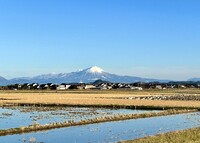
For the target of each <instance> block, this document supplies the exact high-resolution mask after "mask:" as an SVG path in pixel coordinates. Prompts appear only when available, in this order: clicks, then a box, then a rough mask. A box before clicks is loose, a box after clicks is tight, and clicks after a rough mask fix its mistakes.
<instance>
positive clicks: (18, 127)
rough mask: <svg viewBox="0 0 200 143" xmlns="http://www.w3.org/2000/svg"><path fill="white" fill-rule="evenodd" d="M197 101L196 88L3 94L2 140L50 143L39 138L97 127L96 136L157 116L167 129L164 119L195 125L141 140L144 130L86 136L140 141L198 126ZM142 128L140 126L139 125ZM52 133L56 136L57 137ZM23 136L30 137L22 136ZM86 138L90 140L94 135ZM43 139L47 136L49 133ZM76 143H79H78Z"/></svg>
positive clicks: (199, 103)
mask: <svg viewBox="0 0 200 143" xmlns="http://www.w3.org/2000/svg"><path fill="white" fill-rule="evenodd" d="M199 97H200V91H199V90H197V89H195V90H194V89H190V90H165V91H164V90H152V91H151V90H150V91H129V90H128V91H118V90H116V91H93V90H92V91H82V90H80V91H79V90H76V91H62V92H60V91H59V92H53V91H45V92H41V91H1V92H0V106H1V108H0V121H1V125H0V135H1V137H0V140H1V141H2V140H4V139H5V141H8V142H11V141H12V140H13V141H14V142H17V141H16V139H18V141H19V140H20V142H34V143H39V142H46V143H50V142H52V141H53V139H51V140H52V141H50V140H48V139H43V140H42V139H41V138H40V136H38V135H39V134H41V133H42V134H43V133H44V134H45V133H46V132H50V134H52V136H57V133H58V134H59V132H62V130H68V128H73V129H74V128H76V130H77V131H78V134H79V132H81V131H80V130H79V129H82V128H84V127H87V126H88V127H90V126H93V127H94V126H96V127H97V128H92V129H91V130H90V131H91V132H92V134H93V133H94V132H98V131H99V128H98V126H99V125H101V124H103V126H104V125H105V124H108V125H109V124H115V123H116V122H119V121H120V122H119V123H121V122H122V123H127V122H129V121H131V124H133V123H134V124H135V122H136V123H137V121H138V120H140V121H141V120H142V121H143V119H142V118H145V119H144V121H146V122H143V124H145V125H146V124H147V122H148V121H149V120H151V122H154V121H153V120H156V119H157V118H160V117H159V116H162V118H163V120H161V121H160V122H161V123H162V122H163V124H165V120H166V119H168V118H169V120H173V119H175V118H176V117H179V120H182V118H183V117H184V122H183V123H178V121H179V120H176V121H175V122H177V123H178V124H183V125H184V123H187V122H190V121H191V124H190V125H188V124H186V125H185V126H184V127H181V128H179V125H177V126H174V127H173V125H172V127H170V129H169V127H163V126H161V125H160V128H159V129H157V127H156V130H157V132H156V131H154V132H151V130H152V129H151V128H150V127H149V128H148V127H147V128H146V129H145V130H144V129H143V128H142V129H141V130H143V132H142V133H141V134H140V135H138V134H139V133H140V131H130V132H129V131H128V130H126V131H124V129H123V128H117V129H112V128H111V129H109V131H110V132H111V133H112V132H113V130H119V131H118V132H119V133H118V135H113V136H112V137H111V138H109V139H108V138H107V137H103V136H102V139H101V138H100V137H98V135H97V136H95V137H93V138H92V139H91V140H90V139H89V138H88V137H87V135H85V137H84V138H85V141H86V142H116V141H117V142H119V141H123V140H133V139H136V140H134V141H137V139H138V138H142V137H147V136H149V135H157V134H160V133H166V132H170V131H176V130H182V129H188V128H192V127H199V126H200V124H199V112H198V111H199V110H200V101H199ZM191 112H196V113H191ZM184 113H188V114H184ZM176 114H183V115H180V116H179V115H176ZM170 115H173V116H170ZM185 117H186V118H185ZM194 117H195V118H194ZM191 119H193V120H191ZM192 123H194V124H192ZM138 125H140V126H142V124H140V123H138ZM183 125H180V126H183ZM116 127H117V126H116ZM134 127H135V126H134ZM56 128H62V129H56ZM152 128H153V127H152ZM130 130H131V129H130ZM148 130H149V131H148ZM33 131H36V133H29V132H33ZM38 131H40V132H38ZM120 131H121V132H120ZM52 132H56V133H55V134H54V135H53V133H52ZM146 132H147V133H146ZM21 133H23V135H25V136H26V137H21V136H22V135H21ZM24 133H26V134H24ZM126 133H129V137H124V135H123V134H126ZM14 134H19V135H14ZM64 134H65V136H66V134H68V132H63V136H64ZM76 134H77V133H76ZM98 134H99V133H98ZM6 135H9V136H6ZM29 135H32V136H29ZM88 135H89V136H91V135H90V133H88ZM169 135H170V134H169ZM45 136H48V135H47V134H45ZM79 136H81V135H79ZM135 136H136V137H135ZM45 138H46V137H45ZM60 138H63V137H60ZM94 138H96V139H94ZM150 138H152V137H150ZM170 138H171V137H170ZM38 140H39V142H38ZM145 140H146V138H145ZM175 140H176V139H175ZM62 142H63V143H64V142H65V141H64V140H63V141H61V143H62ZM72 142H80V141H79V138H77V139H75V140H73V141H72ZM163 143H164V142H163Z"/></svg>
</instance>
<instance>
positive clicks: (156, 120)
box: [0, 111, 200, 143]
mask: <svg viewBox="0 0 200 143" xmlns="http://www.w3.org/2000/svg"><path fill="white" fill-rule="evenodd" d="M110 112H111V111H110ZM112 113H114V111H113V112H112ZM199 126H200V113H199V112H195V113H187V114H179V115H170V116H161V117H152V118H144V119H132V120H125V121H117V122H106V123H99V124H91V125H84V126H75V127H68V128H61V129H53V130H49V131H42V132H32V133H27V134H19V135H8V136H2V137H0V141H1V142H2V143H6V142H15V143H22V142H24V143H55V142H59V143H66V142H70V143H82V142H88V143H93V142H95V143H96V142H99V143H108V142H118V141H122V140H132V139H136V138H141V137H145V136H148V135H155V134H159V133H165V132H169V131H175V130H182V129H188V128H192V127H199Z"/></svg>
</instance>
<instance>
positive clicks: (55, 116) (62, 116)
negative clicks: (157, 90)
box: [0, 107, 158, 129]
mask: <svg viewBox="0 0 200 143" xmlns="http://www.w3.org/2000/svg"><path fill="white" fill-rule="evenodd" d="M148 112H158V111H155V110H154V111H152V110H131V109H108V108H79V107H56V108H55V107H1V108H0V123H1V124H0V129H9V128H17V127H18V128H19V127H22V126H28V125H32V124H33V123H34V122H37V123H39V124H40V125H42V124H48V123H53V122H64V121H69V120H70V121H71V120H73V121H74V122H78V121H80V120H87V119H93V118H97V117H108V116H114V115H125V114H141V113H148Z"/></svg>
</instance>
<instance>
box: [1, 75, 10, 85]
mask: <svg viewBox="0 0 200 143" xmlns="http://www.w3.org/2000/svg"><path fill="white" fill-rule="evenodd" d="M8 83H9V81H8V80H7V79H5V78H4V77H2V76H0V85H6V84H8Z"/></svg>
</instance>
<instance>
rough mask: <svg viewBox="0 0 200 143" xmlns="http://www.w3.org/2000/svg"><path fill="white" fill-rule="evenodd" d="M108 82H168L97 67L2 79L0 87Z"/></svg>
mask: <svg viewBox="0 0 200 143" xmlns="http://www.w3.org/2000/svg"><path fill="white" fill-rule="evenodd" d="M98 79H100V80H102V81H109V82H114V83H116V82H123V83H133V82H139V81H140V82H154V81H158V82H168V80H158V79H151V78H141V77H136V76H121V75H116V74H111V73H108V72H105V71H104V70H102V69H101V68H99V67H96V66H94V67H90V68H86V69H83V70H79V71H77V72H71V73H59V74H43V75H38V76H35V77H20V78H14V79H11V80H6V79H5V78H3V77H2V80H0V85H5V84H15V83H33V82H36V83H57V84H60V83H81V82H83V83H92V82H94V81H96V80H98Z"/></svg>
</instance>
